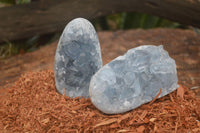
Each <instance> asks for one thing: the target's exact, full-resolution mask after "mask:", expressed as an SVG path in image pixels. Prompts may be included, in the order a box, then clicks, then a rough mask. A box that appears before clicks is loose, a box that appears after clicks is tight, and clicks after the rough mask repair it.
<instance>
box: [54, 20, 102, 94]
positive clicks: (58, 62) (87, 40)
mask: <svg viewBox="0 0 200 133" xmlns="http://www.w3.org/2000/svg"><path fill="white" fill-rule="evenodd" d="M101 67H102V58H101V50H100V44H99V40H98V37H97V33H96V31H95V29H94V27H93V26H92V24H91V23H90V22H89V21H88V20H86V19H84V18H77V19H74V20H72V21H71V22H69V23H68V24H67V26H66V27H65V29H64V31H63V33H62V35H61V37H60V40H59V43H58V46H57V50H56V55H55V64H54V72H55V82H56V88H57V90H58V92H59V93H61V94H63V93H64V90H65V92H66V95H67V96H69V97H78V96H83V97H88V96H89V92H88V90H89V83H90V80H91V77H92V76H93V75H94V74H95V72H96V71H97V70H99V69H100V68H101Z"/></svg>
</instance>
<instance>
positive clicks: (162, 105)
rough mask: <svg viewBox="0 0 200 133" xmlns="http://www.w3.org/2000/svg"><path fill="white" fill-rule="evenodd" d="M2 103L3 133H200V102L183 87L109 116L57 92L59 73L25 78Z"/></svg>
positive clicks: (86, 102)
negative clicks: (127, 110) (57, 76)
mask: <svg viewBox="0 0 200 133" xmlns="http://www.w3.org/2000/svg"><path fill="white" fill-rule="evenodd" d="M6 90H7V93H6V94H5V95H1V100H0V120H1V121H0V132H40V133H41V132H47V133H50V132H119V133H121V132H137V133H139V132H144V133H153V132H162V133H165V132H170V133H171V132H179V133H180V132H200V99H199V98H197V97H195V93H193V92H192V91H189V89H188V88H186V87H184V86H182V85H180V87H179V88H178V89H177V90H176V91H174V92H173V93H171V94H169V95H167V96H164V97H162V98H160V99H158V100H155V101H154V102H153V103H152V102H151V103H147V104H144V105H142V106H140V107H139V108H137V109H135V110H132V111H130V112H127V113H124V114H118V115H106V114H103V113H102V112H100V111H99V110H97V109H96V108H95V107H94V106H93V105H92V103H91V101H90V99H84V98H69V97H67V96H64V95H60V94H59V93H57V91H56V88H55V82H54V73H53V71H50V70H46V71H41V72H29V73H27V74H25V75H22V76H21V78H20V79H19V80H18V81H17V82H16V83H15V85H14V86H13V87H12V88H9V89H8V88H7V89H6Z"/></svg>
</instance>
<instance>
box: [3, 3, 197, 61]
mask: <svg viewBox="0 0 200 133" xmlns="http://www.w3.org/2000/svg"><path fill="white" fill-rule="evenodd" d="M33 1H36V0H0V8H2V7H6V6H13V5H19V4H27V3H30V2H33ZM92 23H93V25H94V26H95V28H96V30H97V31H102V30H103V31H105V30H111V31H115V30H128V29H138V28H140V29H151V28H159V27H164V28H181V29H188V28H191V27H188V26H184V25H182V24H180V23H177V22H173V21H170V20H167V19H164V18H160V17H156V16H152V15H148V14H144V13H138V12H132V13H127V12H123V13H118V14H113V15H108V16H103V17H99V18H96V19H93V20H92ZM193 30H196V29H193ZM60 34H61V32H58V33H51V34H46V35H42V36H38V35H37V36H32V37H30V38H26V39H23V40H18V41H8V40H7V41H4V42H3V43H1V45H0V58H6V57H9V56H13V55H16V54H23V53H26V52H31V51H34V50H36V49H38V48H39V47H41V46H43V45H46V44H49V43H51V42H53V41H55V40H57V39H58V38H59V36H60Z"/></svg>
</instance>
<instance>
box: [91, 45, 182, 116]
mask: <svg viewBox="0 0 200 133" xmlns="http://www.w3.org/2000/svg"><path fill="white" fill-rule="evenodd" d="M177 80H178V79H177V71H176V64H175V61H174V60H173V59H172V58H170V57H169V55H168V53H167V51H165V50H164V49H163V47H162V46H151V45H147V46H140V47H137V48H133V49H130V50H129V51H128V52H127V53H126V54H124V55H123V56H119V57H117V58H116V59H114V60H113V61H111V62H110V63H108V64H107V65H105V66H104V67H102V68H101V69H100V70H99V71H98V72H97V73H96V74H95V75H94V76H93V77H92V79H91V82H90V89H89V93H90V98H91V101H92V103H93V104H94V105H95V106H96V107H97V108H98V109H99V110H101V111H102V112H104V113H107V114H116V113H123V112H126V111H129V110H132V109H134V108H136V107H138V106H140V105H142V104H144V103H147V102H149V101H151V100H152V99H153V98H154V97H155V96H156V95H157V94H158V93H159V91H160V89H161V88H162V93H161V94H160V96H159V97H162V96H164V95H167V94H169V93H170V92H172V91H174V90H175V89H176V88H177V87H178V85H177Z"/></svg>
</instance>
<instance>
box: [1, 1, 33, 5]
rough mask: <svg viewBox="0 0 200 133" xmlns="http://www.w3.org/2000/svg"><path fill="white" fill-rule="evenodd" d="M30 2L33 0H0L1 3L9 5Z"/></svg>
mask: <svg viewBox="0 0 200 133" xmlns="http://www.w3.org/2000/svg"><path fill="white" fill-rule="evenodd" d="M30 2H31V0H0V3H5V4H9V5H18V4H27V3H30Z"/></svg>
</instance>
